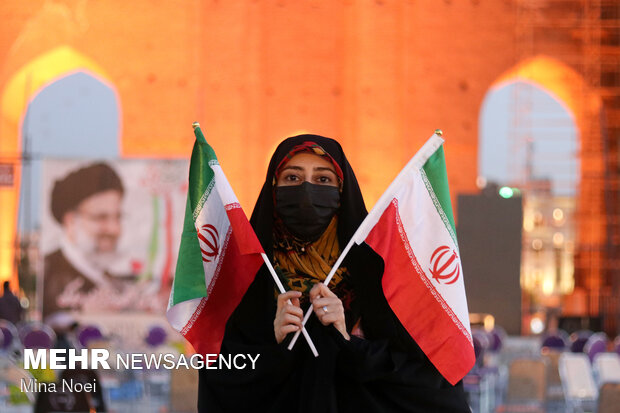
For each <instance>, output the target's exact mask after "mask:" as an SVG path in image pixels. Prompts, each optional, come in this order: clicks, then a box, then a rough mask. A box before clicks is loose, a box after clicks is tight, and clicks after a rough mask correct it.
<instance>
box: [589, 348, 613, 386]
mask: <svg viewBox="0 0 620 413" xmlns="http://www.w3.org/2000/svg"><path fill="white" fill-rule="evenodd" d="M592 368H593V371H594V379H595V380H596V383H597V384H598V386H599V387H600V386H602V385H603V384H605V383H620V356H618V353H599V354H597V355H596V357H595V358H594V362H593V364H592Z"/></svg>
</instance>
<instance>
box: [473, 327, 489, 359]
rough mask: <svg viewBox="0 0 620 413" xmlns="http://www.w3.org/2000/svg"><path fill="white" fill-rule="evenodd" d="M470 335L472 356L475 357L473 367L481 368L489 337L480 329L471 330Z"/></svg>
mask: <svg viewBox="0 0 620 413" xmlns="http://www.w3.org/2000/svg"><path fill="white" fill-rule="evenodd" d="M471 335H472V341H473V344H474V355H475V356H476V364H475V365H476V366H477V367H482V366H483V365H484V355H485V353H486V351H487V349H488V348H489V345H490V341H489V336H488V334H487V333H486V332H485V331H484V330H480V329H475V330H473V331H472V332H471Z"/></svg>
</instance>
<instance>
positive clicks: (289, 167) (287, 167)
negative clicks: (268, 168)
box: [282, 165, 304, 171]
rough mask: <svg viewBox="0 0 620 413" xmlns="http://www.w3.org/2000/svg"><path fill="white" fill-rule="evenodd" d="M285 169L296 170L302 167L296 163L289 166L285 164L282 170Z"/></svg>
mask: <svg viewBox="0 0 620 413" xmlns="http://www.w3.org/2000/svg"><path fill="white" fill-rule="evenodd" d="M287 169H295V170H296V171H303V170H304V168H302V167H301V166H297V165H289V166H285V167H284V168H282V170H283V171H286V170H287Z"/></svg>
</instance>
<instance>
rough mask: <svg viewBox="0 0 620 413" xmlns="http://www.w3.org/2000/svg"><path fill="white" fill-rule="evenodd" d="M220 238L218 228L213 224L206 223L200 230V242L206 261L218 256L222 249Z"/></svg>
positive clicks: (203, 257)
mask: <svg viewBox="0 0 620 413" xmlns="http://www.w3.org/2000/svg"><path fill="white" fill-rule="evenodd" d="M219 239H220V235H219V233H218V232H217V229H216V228H215V227H214V226H213V225H211V224H205V225H203V226H202V227H200V229H199V230H198V242H199V243H200V252H201V253H202V260H203V261H204V262H211V261H213V260H215V257H217V254H218V252H219V250H220V245H219Z"/></svg>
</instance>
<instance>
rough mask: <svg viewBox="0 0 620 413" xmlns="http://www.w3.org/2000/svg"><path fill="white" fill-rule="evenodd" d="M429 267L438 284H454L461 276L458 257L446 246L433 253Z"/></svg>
mask: <svg viewBox="0 0 620 413" xmlns="http://www.w3.org/2000/svg"><path fill="white" fill-rule="evenodd" d="M450 251H452V254H450ZM431 267H432V268H429V270H430V272H431V274H432V275H433V278H434V279H435V280H436V281H437V282H438V283H439V284H454V283H455V282H456V280H458V279H459V275H461V263H460V261H459V257H458V255H456V251H454V250H451V248H450V247H448V246H447V245H442V246H441V247H438V248H437V249H436V250H435V252H433V255H431Z"/></svg>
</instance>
